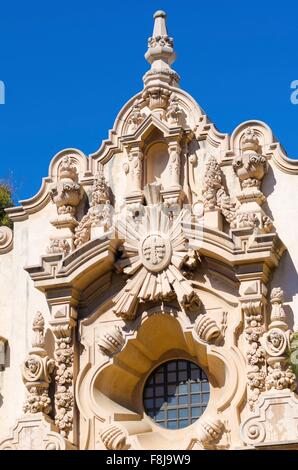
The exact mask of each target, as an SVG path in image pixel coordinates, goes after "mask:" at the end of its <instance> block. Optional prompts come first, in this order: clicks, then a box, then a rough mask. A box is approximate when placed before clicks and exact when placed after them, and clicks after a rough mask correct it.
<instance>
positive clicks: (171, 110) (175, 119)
mask: <svg viewBox="0 0 298 470" xmlns="http://www.w3.org/2000/svg"><path fill="white" fill-rule="evenodd" d="M178 103H179V100H178V97H177V95H175V94H174V93H172V94H171V97H170V100H169V106H168V108H167V111H166V118H167V121H168V123H169V124H170V125H171V126H178V125H179V124H180V119H181V116H182V110H181V108H180V107H179V104H178Z"/></svg>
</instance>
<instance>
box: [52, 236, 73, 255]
mask: <svg viewBox="0 0 298 470" xmlns="http://www.w3.org/2000/svg"><path fill="white" fill-rule="evenodd" d="M70 249H71V247H70V244H69V242H68V241H67V240H65V239H63V238H62V239H59V238H54V239H53V240H51V241H50V244H49V246H48V247H47V253H49V254H56V253H63V254H64V256H66V255H68V253H69V252H70Z"/></svg>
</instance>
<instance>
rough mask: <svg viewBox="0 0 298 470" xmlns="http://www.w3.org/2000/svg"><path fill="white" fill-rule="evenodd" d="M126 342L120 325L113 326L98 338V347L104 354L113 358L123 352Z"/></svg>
mask: <svg viewBox="0 0 298 470" xmlns="http://www.w3.org/2000/svg"><path fill="white" fill-rule="evenodd" d="M124 342H125V339H124V336H123V333H122V330H121V328H120V327H119V326H118V325H112V326H110V328H108V329H107V330H106V331H104V332H103V333H102V334H101V335H100V336H99V337H98V340H97V345H98V347H99V349H100V351H101V352H102V353H103V354H106V355H108V356H112V355H113V354H116V353H118V352H119V351H121V349H122V347H123V345H124Z"/></svg>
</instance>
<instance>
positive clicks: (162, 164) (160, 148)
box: [145, 129, 169, 187]
mask: <svg viewBox="0 0 298 470" xmlns="http://www.w3.org/2000/svg"><path fill="white" fill-rule="evenodd" d="M168 160H169V151H168V144H167V142H166V140H165V139H164V137H163V135H162V133H161V132H160V131H159V130H158V129H155V130H154V131H153V132H152V133H151V134H150V136H149V137H148V138H147V139H146V141H145V184H149V183H154V182H155V181H158V182H160V183H161V184H162V187H166V186H167V184H166V183H167V166H168Z"/></svg>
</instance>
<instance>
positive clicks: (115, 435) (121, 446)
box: [100, 425, 129, 450]
mask: <svg viewBox="0 0 298 470" xmlns="http://www.w3.org/2000/svg"><path fill="white" fill-rule="evenodd" d="M127 438H128V435H127V432H126V431H125V430H124V429H123V428H122V427H120V426H119V425H111V426H108V427H107V428H105V429H104V430H103V431H101V433H100V439H101V440H102V442H103V444H104V446H105V448H106V449H107V450H127V449H128V448H129V445H128V444H127Z"/></svg>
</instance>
